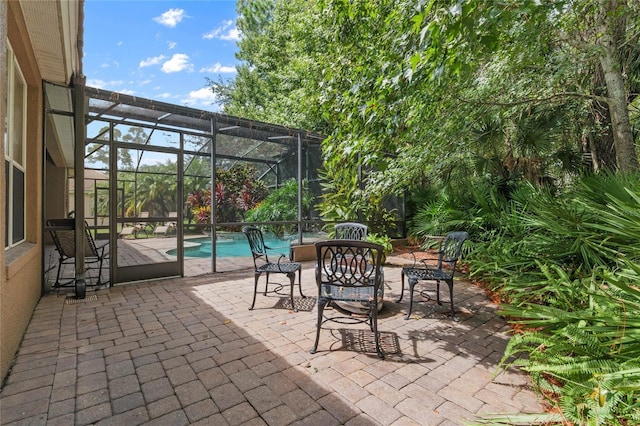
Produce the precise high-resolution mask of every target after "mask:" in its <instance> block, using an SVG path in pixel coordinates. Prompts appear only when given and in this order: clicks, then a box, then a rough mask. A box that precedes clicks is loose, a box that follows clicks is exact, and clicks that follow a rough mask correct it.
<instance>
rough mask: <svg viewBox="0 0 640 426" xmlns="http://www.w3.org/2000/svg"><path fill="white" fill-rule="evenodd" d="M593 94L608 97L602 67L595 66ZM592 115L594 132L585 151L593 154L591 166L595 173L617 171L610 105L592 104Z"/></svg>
mask: <svg viewBox="0 0 640 426" xmlns="http://www.w3.org/2000/svg"><path fill="white" fill-rule="evenodd" d="M591 84H592V90H593V93H594V94H596V95H597V96H599V97H601V98H602V97H605V96H606V95H607V89H606V87H605V86H606V83H605V81H604V75H603V72H602V67H601V66H600V65H596V66H595V71H594V73H593V83H591ZM591 115H592V117H593V123H592V126H593V127H592V128H593V130H592V131H591V132H590V134H589V135H588V137H587V140H586V142H587V143H586V145H585V146H584V148H585V150H586V151H588V152H590V153H591V161H592V164H591V166H592V167H593V170H594V171H599V170H610V171H615V170H616V169H617V164H618V162H617V160H616V149H615V146H614V142H613V130H612V126H611V113H610V112H609V105H607V104H606V103H604V102H600V101H593V102H592V103H591Z"/></svg>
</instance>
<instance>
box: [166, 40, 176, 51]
mask: <svg viewBox="0 0 640 426" xmlns="http://www.w3.org/2000/svg"><path fill="white" fill-rule="evenodd" d="M177 45H178V43H177V42H175V41H168V42H167V46H168V47H169V50H171V49H173V48H175V47H176V46H177Z"/></svg>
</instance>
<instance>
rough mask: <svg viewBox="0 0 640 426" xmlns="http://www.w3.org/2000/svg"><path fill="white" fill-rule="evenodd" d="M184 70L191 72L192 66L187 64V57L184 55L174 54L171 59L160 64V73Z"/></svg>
mask: <svg viewBox="0 0 640 426" xmlns="http://www.w3.org/2000/svg"><path fill="white" fill-rule="evenodd" d="M184 70H187V71H192V70H193V65H192V64H191V63H190V62H189V56H187V55H185V54H184V53H176V54H174V55H173V56H172V57H171V59H169V60H168V61H167V62H165V63H164V64H162V72H165V73H167V74H170V73H172V72H180V71H184Z"/></svg>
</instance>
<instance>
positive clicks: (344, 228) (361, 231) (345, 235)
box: [333, 222, 367, 240]
mask: <svg viewBox="0 0 640 426" xmlns="http://www.w3.org/2000/svg"><path fill="white" fill-rule="evenodd" d="M333 235H334V238H335V239H336V240H364V239H365V238H367V225H364V224H362V223H355V222H347V223H339V224H337V225H336V226H335V227H334V228H333Z"/></svg>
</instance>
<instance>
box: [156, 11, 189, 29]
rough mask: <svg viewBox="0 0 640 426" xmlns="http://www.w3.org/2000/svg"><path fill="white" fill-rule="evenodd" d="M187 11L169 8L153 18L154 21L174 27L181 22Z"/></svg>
mask: <svg viewBox="0 0 640 426" xmlns="http://www.w3.org/2000/svg"><path fill="white" fill-rule="evenodd" d="M186 16H187V15H186V13H185V11H184V9H169V10H167V11H166V12H164V13H163V14H162V15H160V16H157V17H155V18H153V20H154V21H156V22H157V23H159V24H160V25H165V26H167V27H169V28H173V27H175V26H176V25H178V24H179V23H180V21H182V20H183V19H184V18H185V17H186Z"/></svg>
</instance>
